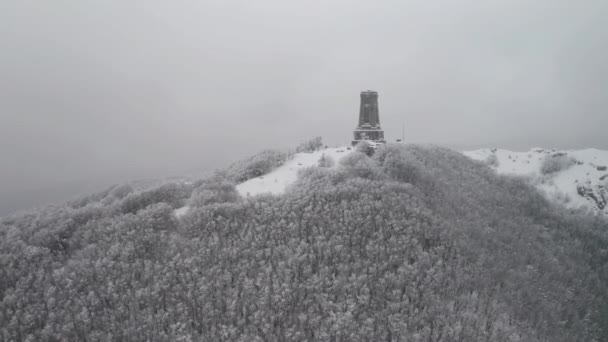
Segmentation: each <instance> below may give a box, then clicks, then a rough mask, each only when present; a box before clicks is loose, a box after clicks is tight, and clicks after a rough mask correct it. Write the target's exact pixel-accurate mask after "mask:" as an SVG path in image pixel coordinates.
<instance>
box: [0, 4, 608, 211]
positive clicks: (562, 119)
mask: <svg viewBox="0 0 608 342" xmlns="http://www.w3.org/2000/svg"><path fill="white" fill-rule="evenodd" d="M607 17H608V1H605V0H584V1H573V0H534V1H531V0H496V1H492V0H488V1H479V0H475V1H472V0H464V1H448V0H445V1H428V0H412V1H407V0H394V1H389V0H382V1H370V0H365V1H361V0H307V1H289V0H257V1H251V0H242V1H230V0H211V1H205V0H198V1H194V0H192V1H187V0H182V1H179V0H178V1H164V0H163V1H161V0H141V1H132V0H106V1H101V0H95V1H93V0H53V1H34V0H5V1H2V2H0V156H1V160H2V164H1V167H0V214H2V213H6V212H7V211H9V210H13V209H17V208H20V207H23V206H26V205H31V204H37V203H39V202H41V201H42V202H44V201H47V200H55V199H58V198H59V197H60V196H67V195H68V194H72V193H73V192H77V191H84V190H85V188H86V187H91V188H92V187H96V186H101V185H105V184H110V183H113V182H122V181H126V180H131V179H138V178H147V177H162V176H169V175H180V174H184V173H191V172H196V171H199V170H205V169H210V168H215V167H216V166H223V165H226V164H227V163H229V162H232V161H235V160H237V159H240V158H242V157H243V156H245V155H248V154H251V153H254V152H257V151H259V150H260V149H263V148H268V147H277V148H283V147H290V146H293V145H295V144H297V143H298V142H299V141H300V140H303V139H305V138H307V137H311V136H315V135H322V136H323V137H324V139H325V141H326V143H328V144H331V145H334V144H339V143H342V144H346V143H348V142H349V140H350V139H351V131H352V129H353V128H354V126H355V124H356V123H357V114H358V105H359V104H358V101H359V92H360V91H361V90H365V89H374V90H377V91H378V92H379V93H380V118H381V121H382V124H383V126H384V128H385V130H386V135H387V138H389V139H391V140H392V139H394V138H398V137H400V135H401V125H402V123H403V122H405V124H406V135H407V137H406V138H407V140H408V141H411V142H425V143H426V142H430V143H436V144H441V145H448V146H454V147H458V148H473V147H486V146H500V147H506V148H512V149H527V148H529V147H533V146H545V147H558V148H582V147H597V148H604V149H608V138H607V130H608V128H607V127H608V113H607V108H608V97H607V96H606V92H607V91H608V66H607V61H608V21H606V18H607ZM70 189H71V190H70ZM86 189H87V191H88V188H86Z"/></svg>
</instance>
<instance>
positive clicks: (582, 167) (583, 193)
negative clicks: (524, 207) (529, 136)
mask: <svg viewBox="0 0 608 342" xmlns="http://www.w3.org/2000/svg"><path fill="white" fill-rule="evenodd" d="M463 153H464V154H465V155H466V156H468V157H470V158H472V159H475V160H479V161H483V162H485V163H487V164H488V165H489V166H490V167H491V168H493V169H494V170H496V172H498V173H499V174H511V175H519V176H526V177H529V178H530V179H531V181H532V183H533V184H534V185H535V186H537V187H538V188H539V189H540V190H541V191H542V192H544V193H545V194H546V195H547V196H548V197H549V198H551V199H552V200H555V201H557V202H560V203H562V204H564V205H566V206H567V207H569V208H580V207H587V208H591V209H592V210H593V211H595V212H601V213H604V214H606V215H608V151H603V150H597V149H585V150H574V151H557V150H548V149H542V148H534V149H531V150H530V151H528V152H513V151H509V150H503V149H481V150H475V151H466V152H463Z"/></svg>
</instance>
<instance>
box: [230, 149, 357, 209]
mask: <svg viewBox="0 0 608 342" xmlns="http://www.w3.org/2000/svg"><path fill="white" fill-rule="evenodd" d="M350 152H352V149H349V148H347V147H336V148H326V149H322V150H320V151H316V152H311V153H297V154H295V155H294V157H293V159H291V160H289V161H287V162H286V163H285V164H283V165H282V166H281V167H279V168H278V169H276V170H274V171H272V172H270V173H268V174H266V175H263V176H260V177H257V178H253V179H250V180H248V181H246V182H244V183H241V184H238V185H237V187H236V189H237V190H238V192H239V193H240V194H241V196H244V197H246V196H254V195H259V194H263V193H271V194H282V193H284V192H285V189H286V188H287V187H288V186H289V185H291V184H292V183H294V182H295V181H296V180H297V179H298V171H300V170H302V169H304V168H307V167H310V166H317V165H318V163H319V159H320V158H321V157H322V156H323V155H325V156H326V157H330V158H331V159H333V160H334V162H335V164H334V167H336V165H337V164H338V163H339V161H340V159H342V158H343V157H344V156H346V155H348V154H349V153H350Z"/></svg>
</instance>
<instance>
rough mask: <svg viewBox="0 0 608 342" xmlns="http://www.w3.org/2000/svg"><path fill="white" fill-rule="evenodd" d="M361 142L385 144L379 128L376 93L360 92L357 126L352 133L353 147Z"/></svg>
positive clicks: (369, 91) (382, 133)
mask: <svg viewBox="0 0 608 342" xmlns="http://www.w3.org/2000/svg"><path fill="white" fill-rule="evenodd" d="M363 140H367V141H373V142H380V143H383V142H385V140H384V131H383V130H382V127H380V113H379V111H378V93H377V92H375V91H371V90H368V91H363V92H361V105H360V107H359V125H358V126H357V128H356V129H355V131H354V140H353V146H354V145H357V144H358V143H359V142H360V141H363Z"/></svg>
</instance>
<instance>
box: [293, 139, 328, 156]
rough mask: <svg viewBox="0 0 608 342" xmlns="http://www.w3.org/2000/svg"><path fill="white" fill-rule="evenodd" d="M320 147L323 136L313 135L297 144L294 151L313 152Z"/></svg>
mask: <svg viewBox="0 0 608 342" xmlns="http://www.w3.org/2000/svg"><path fill="white" fill-rule="evenodd" d="M321 147H323V138H321V137H314V138H312V139H310V140H307V141H304V142H303V143H301V144H300V145H298V147H296V152H297V153H300V152H314V151H318V150H319V149H321Z"/></svg>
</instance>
